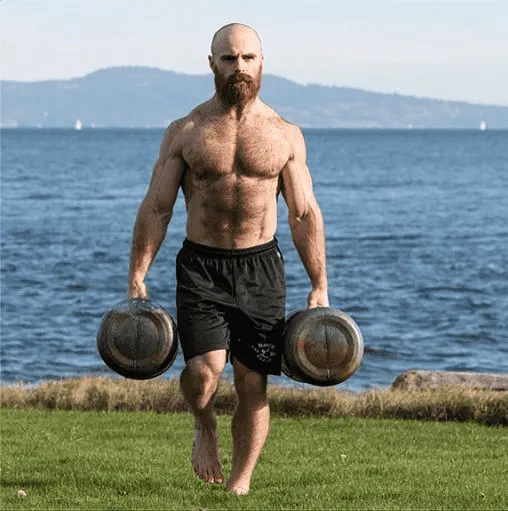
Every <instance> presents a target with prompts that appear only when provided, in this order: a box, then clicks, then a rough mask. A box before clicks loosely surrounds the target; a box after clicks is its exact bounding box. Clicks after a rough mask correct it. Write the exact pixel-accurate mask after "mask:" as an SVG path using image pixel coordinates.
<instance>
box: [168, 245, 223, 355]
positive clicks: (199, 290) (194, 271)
mask: <svg viewBox="0 0 508 511" xmlns="http://www.w3.org/2000/svg"><path fill="white" fill-rule="evenodd" d="M224 274H225V270H224V268H223V267H222V263H221V262H220V261H217V262H216V261H210V260H208V259H206V258H203V257H200V256H199V255H196V254H193V253H190V252H189V251H187V252H186V251H185V250H181V251H180V253H179V254H178V257H177V261H176V277H177V286H176V314H177V318H176V320H177V325H178V337H179V340H180V345H181V348H182V352H183V355H184V359H185V362H187V361H189V360H190V359H192V358H194V357H196V356H200V355H204V354H206V353H208V352H211V351H215V350H227V349H228V348H229V342H230V326H229V323H228V320H227V317H226V310H227V306H226V305H225V303H226V304H227V302H228V300H229V298H228V296H227V292H226V291H225V288H227V286H226V285H225V283H227V277H228V276H227V275H224Z"/></svg>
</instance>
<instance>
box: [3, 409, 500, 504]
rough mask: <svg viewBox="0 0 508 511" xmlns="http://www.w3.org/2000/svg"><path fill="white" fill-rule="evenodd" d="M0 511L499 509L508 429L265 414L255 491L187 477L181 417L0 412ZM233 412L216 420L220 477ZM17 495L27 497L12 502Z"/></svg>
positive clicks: (185, 427) (186, 424)
mask: <svg viewBox="0 0 508 511" xmlns="http://www.w3.org/2000/svg"><path fill="white" fill-rule="evenodd" d="M0 419H1V449H2V450H1V458H2V461H1V489H0V497H1V501H0V507H1V508H2V509H190V510H197V509H506V508H507V506H508V485H507V481H508V457H507V452H508V434H507V431H506V428H500V427H488V426H482V425H479V424H474V423H455V422H447V423H436V422H424V421H404V420H381V419H358V418H328V419H325V418H291V419H284V418H280V417H273V418H272V422H271V432H270V436H269V438H268V441H267V443H266V445H265V449H264V451H263V453H262V455H261V459H260V462H259V464H258V466H257V468H256V471H255V473H254V478H253V484H252V490H251V494H250V495H248V496H246V497H237V496H233V495H229V494H228V493H226V492H225V490H224V489H223V487H222V486H213V487H211V486H208V485H206V484H204V483H202V482H200V481H199V480H198V479H197V478H196V477H195V476H194V474H193V472H192V470H191V467H190V461H189V455H190V445H191V440H192V433H193V431H192V426H193V423H192V419H191V417H190V415H188V414H186V413H183V414H182V413H166V414H157V413H151V412H117V413H115V412H113V413H107V412H72V411H43V410H31V409H24V410H13V409H8V408H2V409H1V416H0ZM229 425H230V417H229V416H220V417H219V428H220V434H221V437H222V442H221V451H222V456H223V462H224V468H225V471H226V475H227V474H228V473H229V470H230V467H231V440H230V437H229ZM18 490H24V491H25V492H26V494H27V495H26V497H23V498H21V497H18V496H17V492H18Z"/></svg>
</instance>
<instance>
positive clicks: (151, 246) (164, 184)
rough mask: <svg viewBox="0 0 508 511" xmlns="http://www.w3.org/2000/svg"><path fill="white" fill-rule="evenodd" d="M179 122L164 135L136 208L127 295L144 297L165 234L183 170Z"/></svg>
mask: <svg viewBox="0 0 508 511" xmlns="http://www.w3.org/2000/svg"><path fill="white" fill-rule="evenodd" d="M181 129H182V122H181V121H175V122H173V123H172V124H171V125H170V126H169V127H168V129H167V130H166V133H165V135H164V138H163V140H162V143H161V147H160V154H159V157H158V159H157V162H156V164H155V166H154V169H153V173H152V177H151V180H150V184H149V186H148V190H147V192H146V194H145V197H144V199H143V201H142V202H141V205H140V207H139V210H138V214H137V217H136V222H135V224H134V232H133V236H132V249H131V258H130V266H129V283H128V291H127V295H128V297H129V298H148V292H147V289H146V286H145V284H144V280H145V276H146V274H147V272H148V269H149V268H150V265H151V264H152V262H153V260H154V258H155V256H156V255H157V252H158V250H159V248H160V246H161V244H162V242H163V241H164V238H165V236H166V232H167V228H168V224H169V222H170V220H171V216H172V214H173V207H174V205H175V202H176V198H177V195H178V188H179V187H180V183H181V180H182V176H183V173H184V171H185V161H184V159H183V157H182V154H181V143H180V140H179V139H180V136H181Z"/></svg>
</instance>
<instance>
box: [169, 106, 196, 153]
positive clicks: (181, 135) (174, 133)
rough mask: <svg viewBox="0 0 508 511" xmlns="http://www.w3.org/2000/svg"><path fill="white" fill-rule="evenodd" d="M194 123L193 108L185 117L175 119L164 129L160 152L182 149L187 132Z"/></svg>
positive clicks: (172, 151)
mask: <svg viewBox="0 0 508 511" xmlns="http://www.w3.org/2000/svg"><path fill="white" fill-rule="evenodd" d="M195 125H196V115H195V113H194V110H193V111H192V112H190V113H189V114H188V115H186V116H185V117H181V118H180V119H175V120H174V121H172V122H171V123H170V124H169V126H168V127H167V128H166V130H165V131H164V135H163V137H162V142H161V153H166V154H169V153H177V152H179V151H181V150H182V148H183V146H184V144H185V140H186V139H187V137H188V134H189V133H190V132H191V131H192V130H193V129H194V127H195Z"/></svg>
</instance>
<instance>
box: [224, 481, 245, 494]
mask: <svg viewBox="0 0 508 511" xmlns="http://www.w3.org/2000/svg"><path fill="white" fill-rule="evenodd" d="M226 489H227V490H228V492H229V493H234V494H235V495H248V493H249V488H244V487H243V486H238V485H236V484H235V485H234V486H233V485H229V483H228V484H227V485H226Z"/></svg>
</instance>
